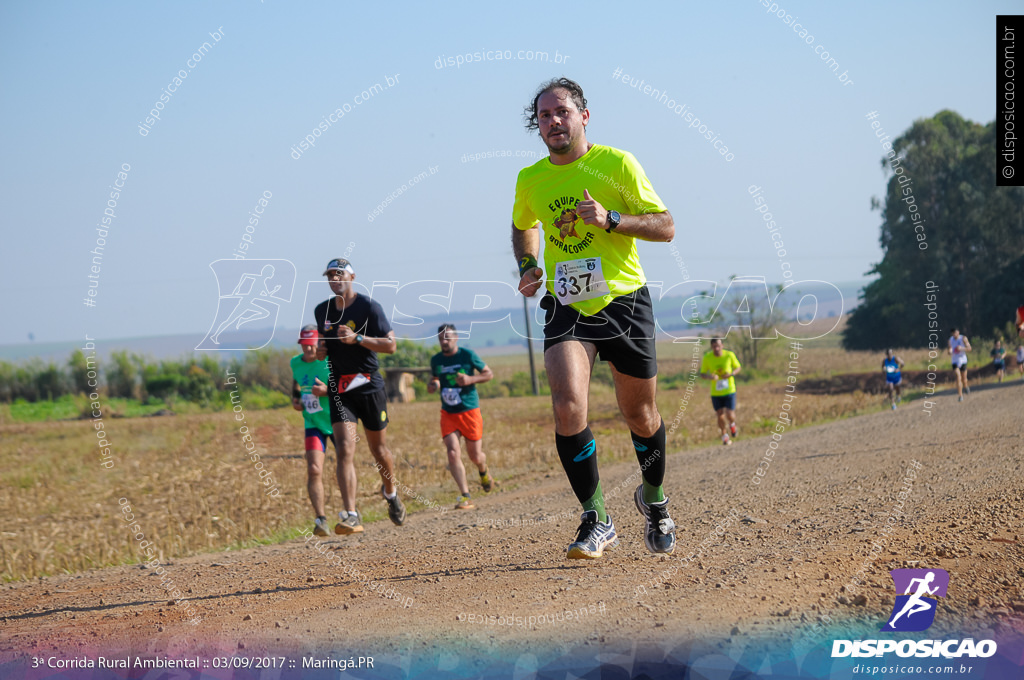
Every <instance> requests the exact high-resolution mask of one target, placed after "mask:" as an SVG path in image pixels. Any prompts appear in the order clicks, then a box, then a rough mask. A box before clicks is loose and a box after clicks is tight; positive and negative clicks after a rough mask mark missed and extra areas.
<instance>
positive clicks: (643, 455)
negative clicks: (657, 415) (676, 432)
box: [629, 420, 665, 486]
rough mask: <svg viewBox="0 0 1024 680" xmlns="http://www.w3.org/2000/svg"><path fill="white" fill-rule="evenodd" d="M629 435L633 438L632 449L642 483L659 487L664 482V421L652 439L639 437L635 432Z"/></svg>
mask: <svg viewBox="0 0 1024 680" xmlns="http://www.w3.org/2000/svg"><path fill="white" fill-rule="evenodd" d="M629 434H630V435H631V436H632V437H633V449H634V450H635V451H636V459H637V461H638V462H639V463H640V473H641V474H642V475H643V477H644V481H645V482H647V483H648V484H650V485H651V486H661V483H662V482H663V481H665V421H664V420H663V421H661V427H659V428H658V431H657V432H655V433H654V436H652V437H641V436H640V435H638V434H637V433H636V432H630V433H629Z"/></svg>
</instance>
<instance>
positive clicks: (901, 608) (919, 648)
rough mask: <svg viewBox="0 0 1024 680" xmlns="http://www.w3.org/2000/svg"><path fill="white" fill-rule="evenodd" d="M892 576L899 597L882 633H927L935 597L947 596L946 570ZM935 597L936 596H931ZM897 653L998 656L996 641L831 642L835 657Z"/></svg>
mask: <svg viewBox="0 0 1024 680" xmlns="http://www.w3.org/2000/svg"><path fill="white" fill-rule="evenodd" d="M889 573H890V575H891V576H892V580H893V584H894V585H895V586H896V592H897V593H899V592H902V593H903V594H902V595H897V596H896V601H895V603H893V606H892V614H890V616H889V620H888V621H887V622H886V623H885V625H884V626H882V628H881V630H882V631H893V632H902V633H909V632H918V631H922V630H927V629H928V627H929V626H931V625H932V623H933V622H934V621H935V611H936V609H937V608H938V600H937V599H935V598H936V597H945V596H946V588H947V587H948V586H949V573H948V572H946V571H945V570H944V569H893V570H892V571H891V572H889ZM930 595H933V596H935V597H929V596H930ZM890 652H896V655H897V656H901V657H909V656H914V657H919V658H924V657H939V656H942V657H944V658H947V659H952V658H959V657H962V656H967V657H971V658H977V657H981V658H988V657H990V656H992V655H993V654H995V653H996V643H995V641H994V640H981V641H979V642H977V643H976V642H975V641H974V640H973V639H972V638H967V639H965V640H899V641H897V640H835V641H834V642H833V643H832V657H833V658H836V657H844V656H853V657H862V658H863V657H871V656H884V655H885V654H888V653H890Z"/></svg>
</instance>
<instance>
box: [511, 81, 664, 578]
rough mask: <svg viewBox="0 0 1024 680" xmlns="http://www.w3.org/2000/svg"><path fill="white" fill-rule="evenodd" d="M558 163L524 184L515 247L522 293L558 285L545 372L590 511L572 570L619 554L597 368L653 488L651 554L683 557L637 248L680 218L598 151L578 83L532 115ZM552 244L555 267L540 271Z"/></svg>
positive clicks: (648, 509)
mask: <svg viewBox="0 0 1024 680" xmlns="http://www.w3.org/2000/svg"><path fill="white" fill-rule="evenodd" d="M526 114H527V118H528V120H527V129H528V130H537V131H538V132H539V133H540V137H541V139H542V140H543V141H544V144H545V145H546V146H547V147H548V152H549V154H548V157H547V158H544V159H542V160H541V161H539V162H537V163H535V164H534V165H532V166H530V167H528V168H524V169H523V170H522V171H521V172H520V173H519V178H518V180H517V181H516V197H515V206H514V207H513V210H512V248H513V250H514V252H515V256H516V260H517V261H518V263H519V274H520V277H521V278H520V281H519V290H520V291H521V292H522V293H523V295H525V296H527V297H532V296H533V295H535V294H536V293H537V291H538V290H539V289H540V286H541V283H542V281H541V278H542V277H543V276H544V275H545V273H546V274H547V281H546V284H545V287H546V292H545V293H544V297H543V298H542V300H541V302H540V305H541V307H542V308H543V309H544V310H545V312H546V314H545V320H544V366H545V368H546V369H547V374H548V382H549V384H550V385H551V400H552V403H553V405H554V411H555V446H556V448H557V450H558V457H559V459H560V460H561V462H562V467H563V468H564V469H565V473H566V476H568V478H569V484H570V486H571V487H572V490H573V493H574V494H575V495H576V498H577V499H578V500H579V501H580V503H581V505H582V506H583V510H584V512H583V516H582V518H581V520H582V521H581V523H580V527H579V530H578V531H577V535H576V540H575V541H573V543H571V544H570V545H569V549H568V551H567V557H569V558H570V559H596V558H598V557H600V556H601V554H602V551H603V550H604V548H605V547H606V546H613V545H615V544H616V543H617V540H618V539H617V537H616V533H615V526H614V525H613V524H612V520H611V518H610V517H609V516H608V514H607V512H606V511H605V505H604V494H603V493H602V492H601V482H600V477H599V475H598V470H597V455H596V450H597V444H596V442H595V441H594V436H593V434H592V433H591V431H590V427H589V426H588V424H587V402H588V396H589V391H590V373H591V370H592V369H593V365H594V360H595V359H596V358H598V357H600V358H601V360H603V361H607V362H608V363H609V364H610V365H611V372H612V377H613V379H614V382H615V394H616V397H617V399H618V403H619V409H620V411H621V412H622V415H623V416H624V418H625V420H626V424H627V425H628V426H629V429H630V432H631V434H632V441H633V448H634V450H635V451H636V455H637V460H638V461H639V462H640V469H641V472H642V475H643V483H642V484H641V485H640V486H638V487H637V489H636V493H635V494H634V496H633V499H634V502H635V503H636V506H637V509H638V510H639V511H640V513H641V514H642V515H643V516H644V519H645V531H644V542H645V543H646V545H647V549H648V550H650V551H651V552H657V553H670V552H672V550H673V549H674V548H675V524H674V523H673V522H672V519H671V518H670V517H669V514H668V499H666V498H665V495H664V490H663V488H662V482H663V480H664V477H665V455H666V451H665V423H664V421H663V420H662V419H661V415H659V413H658V408H657V405H656V404H655V401H654V397H655V392H656V389H657V373H658V366H657V359H656V357H655V348H654V328H655V326H654V313H653V308H652V305H651V296H650V293H649V292H648V290H647V286H646V285H645V284H646V282H647V280H646V278H645V277H644V271H643V269H642V268H641V266H640V260H639V258H638V256H637V249H636V241H637V239H640V240H644V241H671V240H672V238H673V236H674V235H675V226H674V223H673V221H672V216H671V215H670V214H669V212H668V210H667V209H666V208H665V205H664V204H663V203H662V202H661V199H660V198H658V195H657V194H656V193H655V192H654V188H653V187H652V186H651V183H650V181H649V180H648V179H647V176H646V175H645V174H644V171H643V168H641V167H640V164H639V163H638V162H637V160H636V159H635V158H634V157H633V156H632V155H631V154H629V153H627V152H625V151H620V150H618V149H613V148H611V147H608V146H601V145H598V144H591V143H590V142H588V141H587V135H586V126H587V123H588V121H589V120H590V111H589V110H588V109H587V101H586V99H585V98H584V97H583V89H582V88H581V87H580V86H579V84H577V83H575V82H573V81H572V80H569V79H567V78H559V79H556V80H551V81H549V82H547V83H545V84H544V85H542V86H541V87H540V89H539V90H538V91H537V93H536V95H535V96H534V98H533V102H532V103H531V105H530V106H528V107H527V108H526ZM542 240H543V242H544V266H543V268H542V267H539V266H538V265H537V258H538V257H539V256H540V244H541V241H542Z"/></svg>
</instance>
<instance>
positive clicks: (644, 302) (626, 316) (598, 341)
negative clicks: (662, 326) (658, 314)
mask: <svg viewBox="0 0 1024 680" xmlns="http://www.w3.org/2000/svg"><path fill="white" fill-rule="evenodd" d="M540 306H541V307H542V308H543V309H544V351H547V350H548V348H550V347H554V346H555V345H557V344H558V343H560V342H568V341H572V340H575V341H582V342H589V343H592V344H594V345H595V346H596V347H597V356H598V358H600V359H601V361H607V362H608V363H610V364H611V365H612V366H614V367H615V370H617V371H618V372H619V373H623V374H625V375H628V376H630V377H633V378H640V379H642V380H647V379H648V378H653V377H654V376H656V375H658V361H657V358H656V357H655V350H654V334H655V331H654V329H655V326H654V307H653V305H652V304H651V293H650V291H648V290H647V286H642V287H640V288H638V289H636V290H635V291H633V292H632V293H629V294H628V295H621V296H619V297H617V298H614V299H612V301H611V302H609V303H608V306H607V307H605V308H604V309H602V310H601V311H600V312H598V313H597V314H594V315H593V316H585V315H583V314H580V313H579V312H578V311H576V310H575V309H573V308H572V307H566V306H564V305H563V304H562V303H560V302H558V300H556V299H555V297H554V296H553V295H551V293H545V294H544V297H543V298H541V301H540Z"/></svg>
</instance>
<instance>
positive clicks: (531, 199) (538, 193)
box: [512, 144, 666, 316]
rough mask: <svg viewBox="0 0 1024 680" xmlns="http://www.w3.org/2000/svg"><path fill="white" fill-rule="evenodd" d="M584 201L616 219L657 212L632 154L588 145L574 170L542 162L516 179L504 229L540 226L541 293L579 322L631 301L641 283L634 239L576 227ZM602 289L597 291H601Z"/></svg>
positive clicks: (658, 206)
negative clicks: (579, 317) (624, 300)
mask: <svg viewBox="0 0 1024 680" xmlns="http://www.w3.org/2000/svg"><path fill="white" fill-rule="evenodd" d="M584 189H586V190H587V191H588V192H589V193H590V196H591V198H593V199H594V200H595V201H597V202H598V203H600V204H601V205H602V206H604V209H605V210H615V211H618V212H619V213H620V214H622V215H642V214H648V213H659V212H665V210H666V208H665V204H664V203H662V202H661V199H660V198H658V195H657V194H656V193H655V192H654V188H653V187H652V186H651V182H650V180H648V179H647V175H645V174H644V170H643V168H642V167H640V164H639V163H638V162H637V160H636V158H634V157H633V154H631V153H629V152H627V151H620V150H619V149H614V148H612V147H610V146H602V145H600V144H595V145H593V146H592V147H591V148H590V150H589V151H587V153H585V154H584V155H583V156H582V157H581V158H579V159H578V160H577V161H576V162H575V163H570V164H569V165H555V164H554V163H552V162H551V160H550V159H549V158H543V159H541V160H540V161H538V162H536V163H534V164H533V165H531V166H529V167H526V168H523V169H522V170H520V171H519V178H518V179H517V180H516V199H515V205H514V207H513V209H512V222H513V224H515V226H516V228H517V229H521V230H526V229H530V228H532V227H534V226H536V225H537V224H538V223H539V224H540V225H541V233H542V234H543V241H544V260H543V261H544V275H545V278H546V279H547V281H546V286H547V289H548V292H550V293H551V294H552V295H554V296H555V297H556V299H558V300H559V301H560V302H562V304H568V305H570V306H572V307H573V308H574V309H576V310H577V311H579V312H581V313H582V314H584V315H586V316H593V315H594V314H596V313H598V312H599V311H601V310H602V309H604V308H605V307H606V306H607V305H608V303H609V302H611V300H612V299H613V298H616V297H619V296H621V295H627V294H629V293H632V292H633V291H634V290H637V289H638V288H640V287H641V286H643V285H644V284H645V283H646V282H647V279H646V277H645V276H644V270H643V268H641V267H640V258H639V256H638V255H637V251H636V239H634V238H633V237H632V236H623V235H621V234H616V233H615V232H612V233H611V234H609V233H607V232H605V230H604V229H601V228H600V227H593V226H590V225H587V224H583V220H582V219H580V218H579V217H577V215H576V209H575V208H576V205H577V204H578V203H579V202H580V201H582V200H584V196H583V191H584ZM601 282H604V286H603V287H602V286H601Z"/></svg>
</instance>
